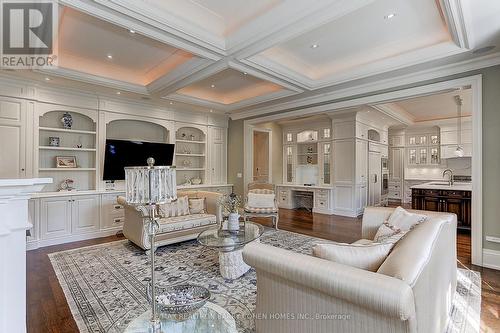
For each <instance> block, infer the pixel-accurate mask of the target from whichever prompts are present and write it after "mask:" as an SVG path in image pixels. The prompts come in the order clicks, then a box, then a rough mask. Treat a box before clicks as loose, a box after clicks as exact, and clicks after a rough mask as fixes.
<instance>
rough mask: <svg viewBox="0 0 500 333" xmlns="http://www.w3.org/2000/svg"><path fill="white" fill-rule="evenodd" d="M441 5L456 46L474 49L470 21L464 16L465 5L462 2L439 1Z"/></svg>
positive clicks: (454, 0)
mask: <svg viewBox="0 0 500 333" xmlns="http://www.w3.org/2000/svg"><path fill="white" fill-rule="evenodd" d="M466 1H467V0H466ZM439 4H440V6H441V9H442V11H443V15H444V17H445V21H446V25H447V26H448V30H449V31H450V34H451V37H452V39H453V41H454V42H455V44H456V45H457V46H458V47H460V48H464V49H469V50H470V49H472V48H474V43H473V37H472V33H471V29H470V20H468V19H467V18H466V17H465V15H464V10H463V6H464V4H462V2H461V1H460V0H439Z"/></svg>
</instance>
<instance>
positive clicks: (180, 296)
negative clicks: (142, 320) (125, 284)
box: [147, 283, 210, 321]
mask: <svg viewBox="0 0 500 333" xmlns="http://www.w3.org/2000/svg"><path fill="white" fill-rule="evenodd" d="M147 296H148V301H149V302H150V303H151V283H148V288H147ZM209 299H210V291H209V290H208V289H207V288H205V287H202V286H197V285H194V284H181V285H177V286H170V287H166V288H162V287H156V306H157V309H158V312H159V313H160V314H161V315H162V316H163V317H167V318H168V319H172V320H176V321H184V320H187V319H189V317H191V316H192V315H193V314H194V313H195V312H196V311H198V309H200V308H201V307H202V306H203V305H205V303H206V302H207V301H208V300H209Z"/></svg>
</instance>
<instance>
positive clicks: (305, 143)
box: [283, 124, 333, 186]
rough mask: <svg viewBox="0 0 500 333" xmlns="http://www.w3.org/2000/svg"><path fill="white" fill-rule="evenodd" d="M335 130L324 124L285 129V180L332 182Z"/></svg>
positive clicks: (295, 181)
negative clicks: (306, 127) (305, 127)
mask: <svg viewBox="0 0 500 333" xmlns="http://www.w3.org/2000/svg"><path fill="white" fill-rule="evenodd" d="M332 134H333V133H332V130H331V128H329V127H328V128H327V127H325V126H324V124H319V126H316V127H313V128H308V129H303V128H293V127H292V128H285V129H284V130H283V183H284V184H296V185H316V186H331V185H332V184H333V179H332V178H333V177H332V174H333V173H332V165H333V163H332V158H333V154H332V149H333V144H332V141H331V140H332V137H333V135H332Z"/></svg>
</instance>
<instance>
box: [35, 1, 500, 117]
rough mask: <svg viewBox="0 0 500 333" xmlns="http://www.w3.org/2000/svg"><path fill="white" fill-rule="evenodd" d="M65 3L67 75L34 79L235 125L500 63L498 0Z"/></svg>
mask: <svg viewBox="0 0 500 333" xmlns="http://www.w3.org/2000/svg"><path fill="white" fill-rule="evenodd" d="M59 3H60V4H61V6H60V10H59V13H60V19H59V38H58V39H59V40H58V42H59V52H60V54H59V67H58V68H56V69H50V70H49V69H44V70H37V71H36V73H33V75H39V77H40V78H41V79H42V80H43V78H44V77H49V78H51V77H52V78H54V80H50V81H47V82H45V83H46V84H54V85H55V84H60V83H61V82H63V84H64V85H65V86H71V85H73V84H76V83H79V84H81V83H86V84H91V85H92V86H93V87H95V88H94V89H95V90H98V89H99V87H102V88H103V89H106V91H109V89H111V90H114V91H116V93H120V94H121V95H122V96H129V97H131V98H137V97H136V96H141V95H142V96H147V97H148V98H151V99H153V100H155V101H157V102H158V103H167V104H170V103H173V102H182V103H186V104H185V105H193V108H196V109H199V108H200V107H201V108H202V109H203V108H204V109H205V110H206V111H207V112H208V111H209V110H212V111H213V112H221V113H228V114H230V115H231V116H232V117H233V118H235V119H236V118H244V117H248V116H255V115H260V114H265V113H270V112H277V111H282V110H286V109H287V108H289V107H290V105H294V103H295V105H305V104H304V103H306V101H310V103H313V101H315V100H316V99H318V98H323V99H327V98H328V96H330V94H332V93H335V92H336V91H338V90H339V89H340V88H341V89H346V88H349V87H356V86H359V85H362V84H367V83H370V82H377V81H380V80H386V79H389V78H393V77H396V76H397V75H402V74H408V73H414V72H419V71H423V70H431V69H432V68H437V67H439V66H447V65H451V64H457V63H466V62H470V61H475V59H483V58H485V57H489V58H488V59H490V58H493V59H500V23H499V22H500V21H499V20H498V17H499V15H500V2H499V1H493V0H474V1H472V0H418V1H414V0H405V1H402V0H307V1H304V0H253V1H243V0H140V1H139V0H93V1H92V0H60V1H59ZM487 46H495V47H496V48H489V49H485V48H484V47H487ZM498 63H500V60H499V61H498ZM56 77H57V80H56V79H55V78H56ZM297 101H301V103H302V104H300V103H298V102H297ZM296 102H297V103H296ZM183 105H184V104H183Z"/></svg>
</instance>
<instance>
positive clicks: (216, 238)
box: [198, 222, 264, 251]
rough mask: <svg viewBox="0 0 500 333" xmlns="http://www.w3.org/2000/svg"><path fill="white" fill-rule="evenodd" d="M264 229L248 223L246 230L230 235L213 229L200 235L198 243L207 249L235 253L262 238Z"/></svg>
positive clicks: (224, 231)
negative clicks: (234, 251) (211, 248)
mask: <svg viewBox="0 0 500 333" xmlns="http://www.w3.org/2000/svg"><path fill="white" fill-rule="evenodd" d="M263 233H264V227H263V226H261V225H260V224H257V223H253V222H246V223H245V227H244V228H240V231H239V232H237V233H230V232H228V231H227V230H225V229H219V228H218V227H217V228H211V229H207V230H205V231H202V232H201V233H200V234H199V235H198V242H199V243H200V244H201V245H204V246H207V247H213V248H217V249H219V250H220V251H233V250H236V249H238V248H241V247H243V246H244V245H245V244H248V243H250V242H252V241H254V240H256V239H258V238H260V236H262V234H263Z"/></svg>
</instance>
